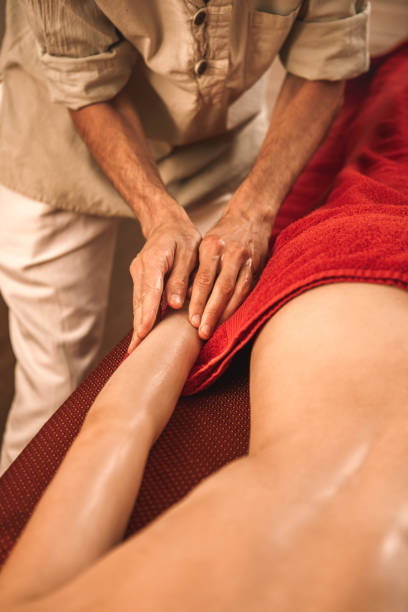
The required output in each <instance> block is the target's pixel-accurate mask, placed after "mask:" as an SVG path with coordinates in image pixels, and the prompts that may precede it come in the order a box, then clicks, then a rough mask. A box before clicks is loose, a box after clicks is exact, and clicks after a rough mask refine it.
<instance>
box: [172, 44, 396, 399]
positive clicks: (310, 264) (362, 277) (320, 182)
mask: <svg viewBox="0 0 408 612" xmlns="http://www.w3.org/2000/svg"><path fill="white" fill-rule="evenodd" d="M407 75H408V43H405V44H403V45H401V46H399V47H398V48H397V49H395V51H394V52H393V53H391V54H390V55H386V56H384V57H381V58H377V59H375V60H374V61H373V64H372V67H371V70H370V72H369V73H368V74H366V75H363V76H361V77H359V78H358V79H355V80H354V81H350V82H349V83H348V84H347V89H346V99H345V104H344V108H343V110H342V112H341V114H340V116H339V117H338V119H337V121H336V122H335V124H334V125H333V127H332V129H331V131H330V133H329V135H328V138H327V139H326V141H325V142H324V144H323V145H322V146H321V147H320V148H319V149H318V151H317V152H316V154H315V155H314V157H313V158H312V160H311V161H310V163H309V165H308V167H307V168H306V170H305V171H304V173H303V174H302V175H301V177H300V178H299V179H298V181H297V182H296V184H295V185H294V187H293V189H292V191H291V193H290V194H289V196H288V197H287V198H286V200H285V202H284V204H283V206H282V207H281V210H280V212H279V215H278V217H277V219H276V224H275V228H274V232H273V234H272V248H271V254H272V256H271V258H270V259H269V261H268V264H267V266H266V268H265V270H264V272H263V274H262V276H261V278H260V280H259V282H258V284H257V286H256V287H255V289H254V291H252V293H251V294H250V295H249V296H248V298H247V299H246V301H245V302H244V303H243V304H242V306H241V307H240V308H239V309H238V311H237V312H236V313H235V314H234V315H233V316H232V317H231V318H230V319H229V320H228V321H226V322H225V323H224V324H223V325H222V326H220V327H219V329H218V330H217V331H216V332H215V334H214V335H213V336H212V338H211V339H210V340H209V341H208V342H207V343H206V345H205V346H204V348H203V350H202V352H201V354H200V357H199V359H198V361H197V363H196V364H195V366H194V368H193V370H192V372H191V374H190V377H189V379H188V381H187V383H186V386H185V388H184V393H185V394H192V393H196V392H197V391H199V390H201V389H204V388H205V387H208V386H209V385H210V384H211V383H212V382H213V381H214V380H215V379H216V378H217V377H218V376H219V375H220V374H221V373H222V372H223V371H224V370H225V368H226V367H227V365H228V363H229V361H230V359H231V357H232V356H233V355H234V354H235V353H236V352H237V351H238V350H239V349H240V348H241V347H242V346H243V345H244V344H246V343H247V342H249V340H250V339H251V338H252V337H253V336H254V334H255V333H256V332H257V331H258V330H259V328H260V327H261V326H262V324H263V323H264V322H265V321H266V320H267V319H268V318H270V317H271V316H272V315H273V313H274V312H276V311H277V310H278V309H279V308H280V307H281V306H283V304H285V303H286V302H287V301H288V300H289V299H291V298H293V297H294V296H296V295H299V294H300V293H302V292H303V291H306V290H307V289H309V288H310V287H315V286H318V285H322V284H325V283H330V282H341V281H364V282H374V283H383V284H390V285H396V286H401V287H404V288H407V284H408V77H407Z"/></svg>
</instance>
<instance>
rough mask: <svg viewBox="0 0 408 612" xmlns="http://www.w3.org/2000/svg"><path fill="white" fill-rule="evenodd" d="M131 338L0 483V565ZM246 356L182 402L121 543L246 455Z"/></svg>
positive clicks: (161, 441)
mask: <svg viewBox="0 0 408 612" xmlns="http://www.w3.org/2000/svg"><path fill="white" fill-rule="evenodd" d="M129 342H130V334H128V335H127V336H126V337H125V338H123V339H122V341H121V342H119V344H118V345H117V346H116V347H115V348H114V349H113V350H112V351H111V352H110V353H109V354H108V355H107V356H106V357H105V358H104V359H103V361H102V362H101V363H100V364H99V366H98V367H97V368H96V369H95V370H94V371H93V372H92V373H91V374H90V375H89V376H88V377H87V378H86V379H85V380H84V381H83V383H82V384H81V385H80V386H79V387H78V389H76V390H75V391H74V393H73V394H72V395H71V396H70V397H69V398H68V399H67V400H66V402H65V403H64V404H63V405H62V406H61V407H60V408H59V409H58V410H57V412H56V413H55V414H54V415H53V416H52V417H51V418H50V419H49V421H47V423H46V424H45V425H44V426H43V427H42V429H41V430H40V431H39V433H38V434H37V435H36V436H35V438H34V439H33V440H32V441H31V442H30V444H28V446H27V447H26V448H25V449H24V450H23V452H22V453H21V454H20V455H19V457H18V458H17V459H16V461H14V462H13V463H12V465H11V466H10V467H9V469H8V470H7V471H6V472H5V474H3V476H2V477H1V478H0V565H2V564H3V563H4V561H5V559H6V558H7V556H8V554H9V552H10V550H11V549H12V547H13V545H14V543H15V541H16V540H17V538H18V536H19V535H20V533H21V530H22V529H23V527H24V525H25V524H26V522H27V520H28V519H29V517H30V515H31V513H32V511H33V509H34V507H35V504H36V503H37V501H38V500H39V499H40V497H41V494H42V492H43V491H44V489H45V488H46V486H47V484H48V483H49V482H50V480H51V479H52V477H53V475H54V473H55V472H56V470H57V468H58V466H59V464H60V463H61V461H62V459H63V457H64V456H65V454H66V452H67V450H68V448H69V447H70V445H71V444H72V442H73V440H74V438H75V436H76V435H77V433H78V431H79V429H80V427H81V425H82V422H83V420H84V418H85V415H86V413H87V411H88V409H89V407H90V406H91V404H92V402H93V401H94V399H95V397H96V396H97V394H98V393H99V391H100V390H101V389H102V387H103V385H104V384H105V382H106V381H107V380H108V378H109V377H110V376H111V374H112V373H113V372H114V371H115V370H116V368H117V367H118V366H119V364H120V363H121V362H122V360H123V358H124V356H125V354H126V349H127V347H128V345H129ZM248 357H249V351H248V350H246V351H242V353H241V354H240V355H239V357H238V358H237V360H236V362H235V364H234V367H233V368H231V369H230V370H229V372H228V373H227V375H226V376H224V377H223V378H222V380H220V381H218V382H217V383H216V384H215V385H213V386H212V387H211V389H208V390H207V391H204V392H202V393H199V394H198V395H195V396H193V397H187V398H181V399H180V401H179V403H178V405H177V407H176V410H175V412H174V414H173V416H172V418H171V419H170V421H169V423H168V424H167V427H166V429H165V430H164V431H163V433H162V435H161V436H160V438H159V439H158V440H157V442H156V444H155V445H154V446H153V448H152V450H151V452H150V456H149V459H148V462H147V466H146V470H145V474H144V478H143V481H142V485H141V489H140V492H139V496H138V500H137V503H136V505H135V508H134V510H133V513H132V515H131V517H130V521H129V525H128V528H127V531H126V537H128V536H129V535H131V534H132V533H134V532H135V531H137V530H138V529H140V528H141V527H143V526H144V525H146V524H147V523H148V522H150V521H151V520H153V519H154V518H155V517H156V516H157V515H158V514H160V513H161V512H163V511H164V510H165V509H167V508H168V507H169V506H171V505H172V504H173V503H175V502H176V501H178V500H179V499H181V498H182V497H183V496H184V495H185V494H186V493H188V491H189V490H190V489H191V488H192V487H194V486H195V485H196V484H198V483H199V482H200V480H202V479H203V478H205V477H206V476H208V475H209V474H211V473H212V472H214V471H215V470H217V469H219V468H220V467H222V466H223V465H224V464H225V463H228V462H229V461H231V460H233V459H234V458H236V457H239V456H241V455H243V454H245V452H246V451H247V448H248V442H249V397H248Z"/></svg>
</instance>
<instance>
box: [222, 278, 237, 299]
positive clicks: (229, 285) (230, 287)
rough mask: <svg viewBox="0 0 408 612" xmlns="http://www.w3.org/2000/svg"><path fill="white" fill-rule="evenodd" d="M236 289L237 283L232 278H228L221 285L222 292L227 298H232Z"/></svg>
mask: <svg viewBox="0 0 408 612" xmlns="http://www.w3.org/2000/svg"><path fill="white" fill-rule="evenodd" d="M234 288H235V283H234V281H233V279H232V278H226V279H224V280H223V282H222V283H221V287H220V289H221V292H222V294H223V295H225V296H231V295H232V293H233V291H234Z"/></svg>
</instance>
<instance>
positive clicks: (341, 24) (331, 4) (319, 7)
mask: <svg viewBox="0 0 408 612" xmlns="http://www.w3.org/2000/svg"><path fill="white" fill-rule="evenodd" d="M369 13H370V2H369V1H368V0H325V1H324V2H322V0H306V2H304V4H303V6H302V9H301V10H300V12H299V14H298V16H297V19H296V21H295V23H294V25H293V27H292V29H291V31H290V33H289V36H288V38H287V39H286V41H285V43H284V45H283V47H282V49H281V51H280V58H281V61H282V63H283V65H284V67H285V68H286V70H287V71H288V72H290V73H292V74H295V75H297V76H300V77H303V78H306V79H311V80H318V79H324V80H329V81H337V80H341V79H349V78H352V77H355V76H357V75H359V74H361V73H362V72H365V71H366V70H368V68H369V52H368V18H369Z"/></svg>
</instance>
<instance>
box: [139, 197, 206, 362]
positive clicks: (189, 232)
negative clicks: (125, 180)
mask: <svg viewBox="0 0 408 612" xmlns="http://www.w3.org/2000/svg"><path fill="white" fill-rule="evenodd" d="M200 241H201V234H200V232H199V231H198V230H197V228H196V227H195V226H194V225H193V223H192V222H191V220H190V218H189V217H188V215H187V213H186V212H185V210H184V209H183V208H182V207H181V206H180V207H177V209H175V210H174V209H173V210H172V211H163V215H162V218H161V219H160V220H159V221H158V222H157V223H156V224H155V225H153V227H152V229H151V230H150V231H149V232H148V234H147V235H146V243H145V245H144V247H143V248H142V250H141V251H140V252H139V253H138V254H137V256H136V257H135V258H134V259H133V260H132V263H131V264H130V274H131V276H132V279H133V336H132V340H131V342H130V344H129V348H128V352H129V353H131V352H132V351H133V350H134V349H135V348H136V346H137V345H138V344H139V343H140V342H141V340H143V338H144V337H145V336H146V335H147V334H148V333H149V332H150V330H151V329H152V328H153V326H154V324H155V322H156V318H157V313H158V310H159V307H160V304H161V302H162V299H163V298H164V299H165V301H166V302H167V304H168V305H169V306H170V307H171V308H174V309H179V308H182V306H183V304H184V302H185V299H186V294H187V288H188V285H189V279H190V275H191V272H192V271H193V270H194V268H195V265H196V261H197V254H198V246H199V244H200Z"/></svg>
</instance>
